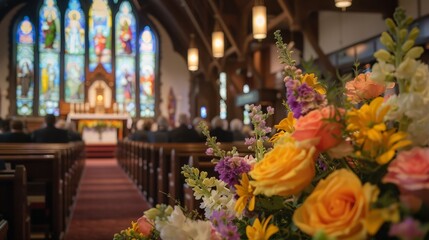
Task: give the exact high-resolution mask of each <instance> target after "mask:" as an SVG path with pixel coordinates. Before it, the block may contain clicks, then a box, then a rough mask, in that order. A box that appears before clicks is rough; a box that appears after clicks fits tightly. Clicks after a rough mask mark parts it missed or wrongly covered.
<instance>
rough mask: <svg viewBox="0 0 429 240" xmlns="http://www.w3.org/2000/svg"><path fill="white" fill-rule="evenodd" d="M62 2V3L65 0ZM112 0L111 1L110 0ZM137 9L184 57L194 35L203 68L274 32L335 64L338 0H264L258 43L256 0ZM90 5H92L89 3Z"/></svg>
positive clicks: (382, 6)
mask: <svg viewBox="0 0 429 240" xmlns="http://www.w3.org/2000/svg"><path fill="white" fill-rule="evenodd" d="M61 1H62V0H61ZM111 1H112V0H111ZM130 1H132V2H134V4H135V6H137V10H138V11H141V12H148V13H149V14H151V15H153V16H154V17H155V18H157V19H158V20H159V21H160V22H161V23H162V25H163V26H164V27H165V29H166V30H167V32H168V34H169V35H170V37H171V39H172V40H173V44H174V48H175V50H176V51H178V52H179V53H180V54H181V55H182V56H184V57H185V56H186V51H187V48H188V46H189V41H190V35H191V34H192V33H193V34H195V35H196V40H197V41H196V42H197V45H198V47H199V49H200V51H201V52H200V56H202V57H201V63H202V64H201V66H202V70H203V71H206V73H207V72H209V71H210V68H213V67H220V66H222V65H224V64H226V63H227V61H228V59H231V58H233V59H234V60H235V61H242V60H243V59H245V58H246V57H247V55H248V54H249V52H250V51H253V50H255V49H257V48H260V47H263V46H264V45H267V43H270V42H273V41H274V40H273V38H272V37H270V36H273V35H272V32H274V30H277V29H281V30H282V31H285V32H286V33H292V34H287V35H288V36H294V34H293V33H295V36H301V39H302V36H305V37H306V38H307V39H308V40H309V42H310V44H312V46H313V48H314V49H315V51H316V53H317V54H318V56H319V59H320V62H321V63H322V65H324V67H325V69H327V70H331V71H332V70H333V69H332V66H330V63H329V61H328V59H327V57H326V55H325V54H324V53H323V51H322V50H321V48H320V47H319V45H318V29H317V28H318V24H317V21H318V17H317V14H318V12H319V11H341V10H340V9H338V8H336V7H335V4H334V0H265V5H266V6H267V12H268V31H269V32H268V36H269V37H268V38H267V39H266V40H264V41H262V42H257V41H256V40H253V38H252V29H251V10H252V6H253V5H254V3H255V2H254V1H253V0H130ZM35 2H37V0H0V20H1V18H3V17H4V16H5V14H6V13H7V12H8V11H10V10H11V9H12V8H13V7H15V6H17V5H19V4H21V3H28V4H33V3H35ZM88 2H89V1H88ZM397 5H398V0H377V1H374V0H354V1H353V4H352V6H351V7H349V8H347V11H348V12H371V13H381V14H382V15H383V16H384V17H388V16H391V15H392V13H393V11H394V9H395V8H396V7H397ZM215 21H217V22H218V23H219V25H220V26H221V28H222V29H223V31H224V33H225V38H226V42H227V43H226V50H225V57H224V58H222V59H220V60H219V59H215V58H213V57H212V54H211V33H212V31H213V29H214V25H215Z"/></svg>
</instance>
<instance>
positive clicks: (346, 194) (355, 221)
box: [293, 169, 378, 240]
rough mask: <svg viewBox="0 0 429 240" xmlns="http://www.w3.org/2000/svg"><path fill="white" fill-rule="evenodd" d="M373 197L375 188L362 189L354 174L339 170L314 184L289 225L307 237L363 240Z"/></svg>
mask: <svg viewBox="0 0 429 240" xmlns="http://www.w3.org/2000/svg"><path fill="white" fill-rule="evenodd" d="M377 195H378V189H377V187H376V186H373V185H371V184H369V183H366V184H365V185H363V186H362V183H361V181H360V180H359V178H358V177H357V176H356V175H355V174H353V173H352V172H350V171H348V170H346V169H340V170H337V171H335V172H333V173H332V174H331V175H329V176H328V177H327V178H326V179H325V180H321V181H320V182H319V183H318V184H317V186H316V188H315V189H314V190H313V192H312V193H311V195H310V196H309V197H308V198H307V199H306V200H305V202H304V203H303V204H302V205H301V207H299V208H298V209H297V210H296V211H295V213H294V215H293V222H294V223H295V225H296V226H297V227H298V228H299V229H301V231H303V232H305V233H306V234H308V235H310V236H313V235H314V234H316V233H317V232H319V231H323V232H324V233H325V234H326V235H328V236H329V237H334V238H336V239H338V240H340V239H348V240H350V239H356V240H358V239H366V235H367V230H366V228H365V225H364V224H365V218H366V217H367V216H368V214H369V207H370V204H371V203H372V202H373V201H375V200H376V197H377Z"/></svg>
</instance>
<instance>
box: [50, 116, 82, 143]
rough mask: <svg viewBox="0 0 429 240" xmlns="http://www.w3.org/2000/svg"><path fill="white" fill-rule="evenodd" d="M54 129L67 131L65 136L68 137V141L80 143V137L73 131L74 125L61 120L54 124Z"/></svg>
mask: <svg viewBox="0 0 429 240" xmlns="http://www.w3.org/2000/svg"><path fill="white" fill-rule="evenodd" d="M55 127H57V128H59V129H64V130H66V131H67V134H68V136H69V140H70V141H71V142H77V141H82V136H81V135H80V134H79V133H78V132H76V131H75V130H74V125H73V123H71V122H66V121H64V120H62V119H60V120H58V121H57V123H56V124H55Z"/></svg>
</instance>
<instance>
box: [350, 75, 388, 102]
mask: <svg viewBox="0 0 429 240" xmlns="http://www.w3.org/2000/svg"><path fill="white" fill-rule="evenodd" d="M369 77H370V73H366V74H363V73H362V74H359V75H358V76H357V77H356V78H355V79H353V80H352V81H349V82H347V83H346V95H347V98H348V99H349V101H350V102H351V103H353V104H358V103H360V102H362V101H363V100H370V99H373V98H376V97H378V96H380V95H381V94H383V92H384V89H385V88H384V86H383V85H380V84H377V83H376V82H374V81H373V80H371V79H370V78H369Z"/></svg>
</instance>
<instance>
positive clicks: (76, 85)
mask: <svg viewBox="0 0 429 240" xmlns="http://www.w3.org/2000/svg"><path fill="white" fill-rule="evenodd" d="M84 63H85V57H84V56H83V55H77V54H66V56H65V75H64V79H65V100H66V102H74V103H76V102H84V100H85V83H84V82H85V66H84Z"/></svg>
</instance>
